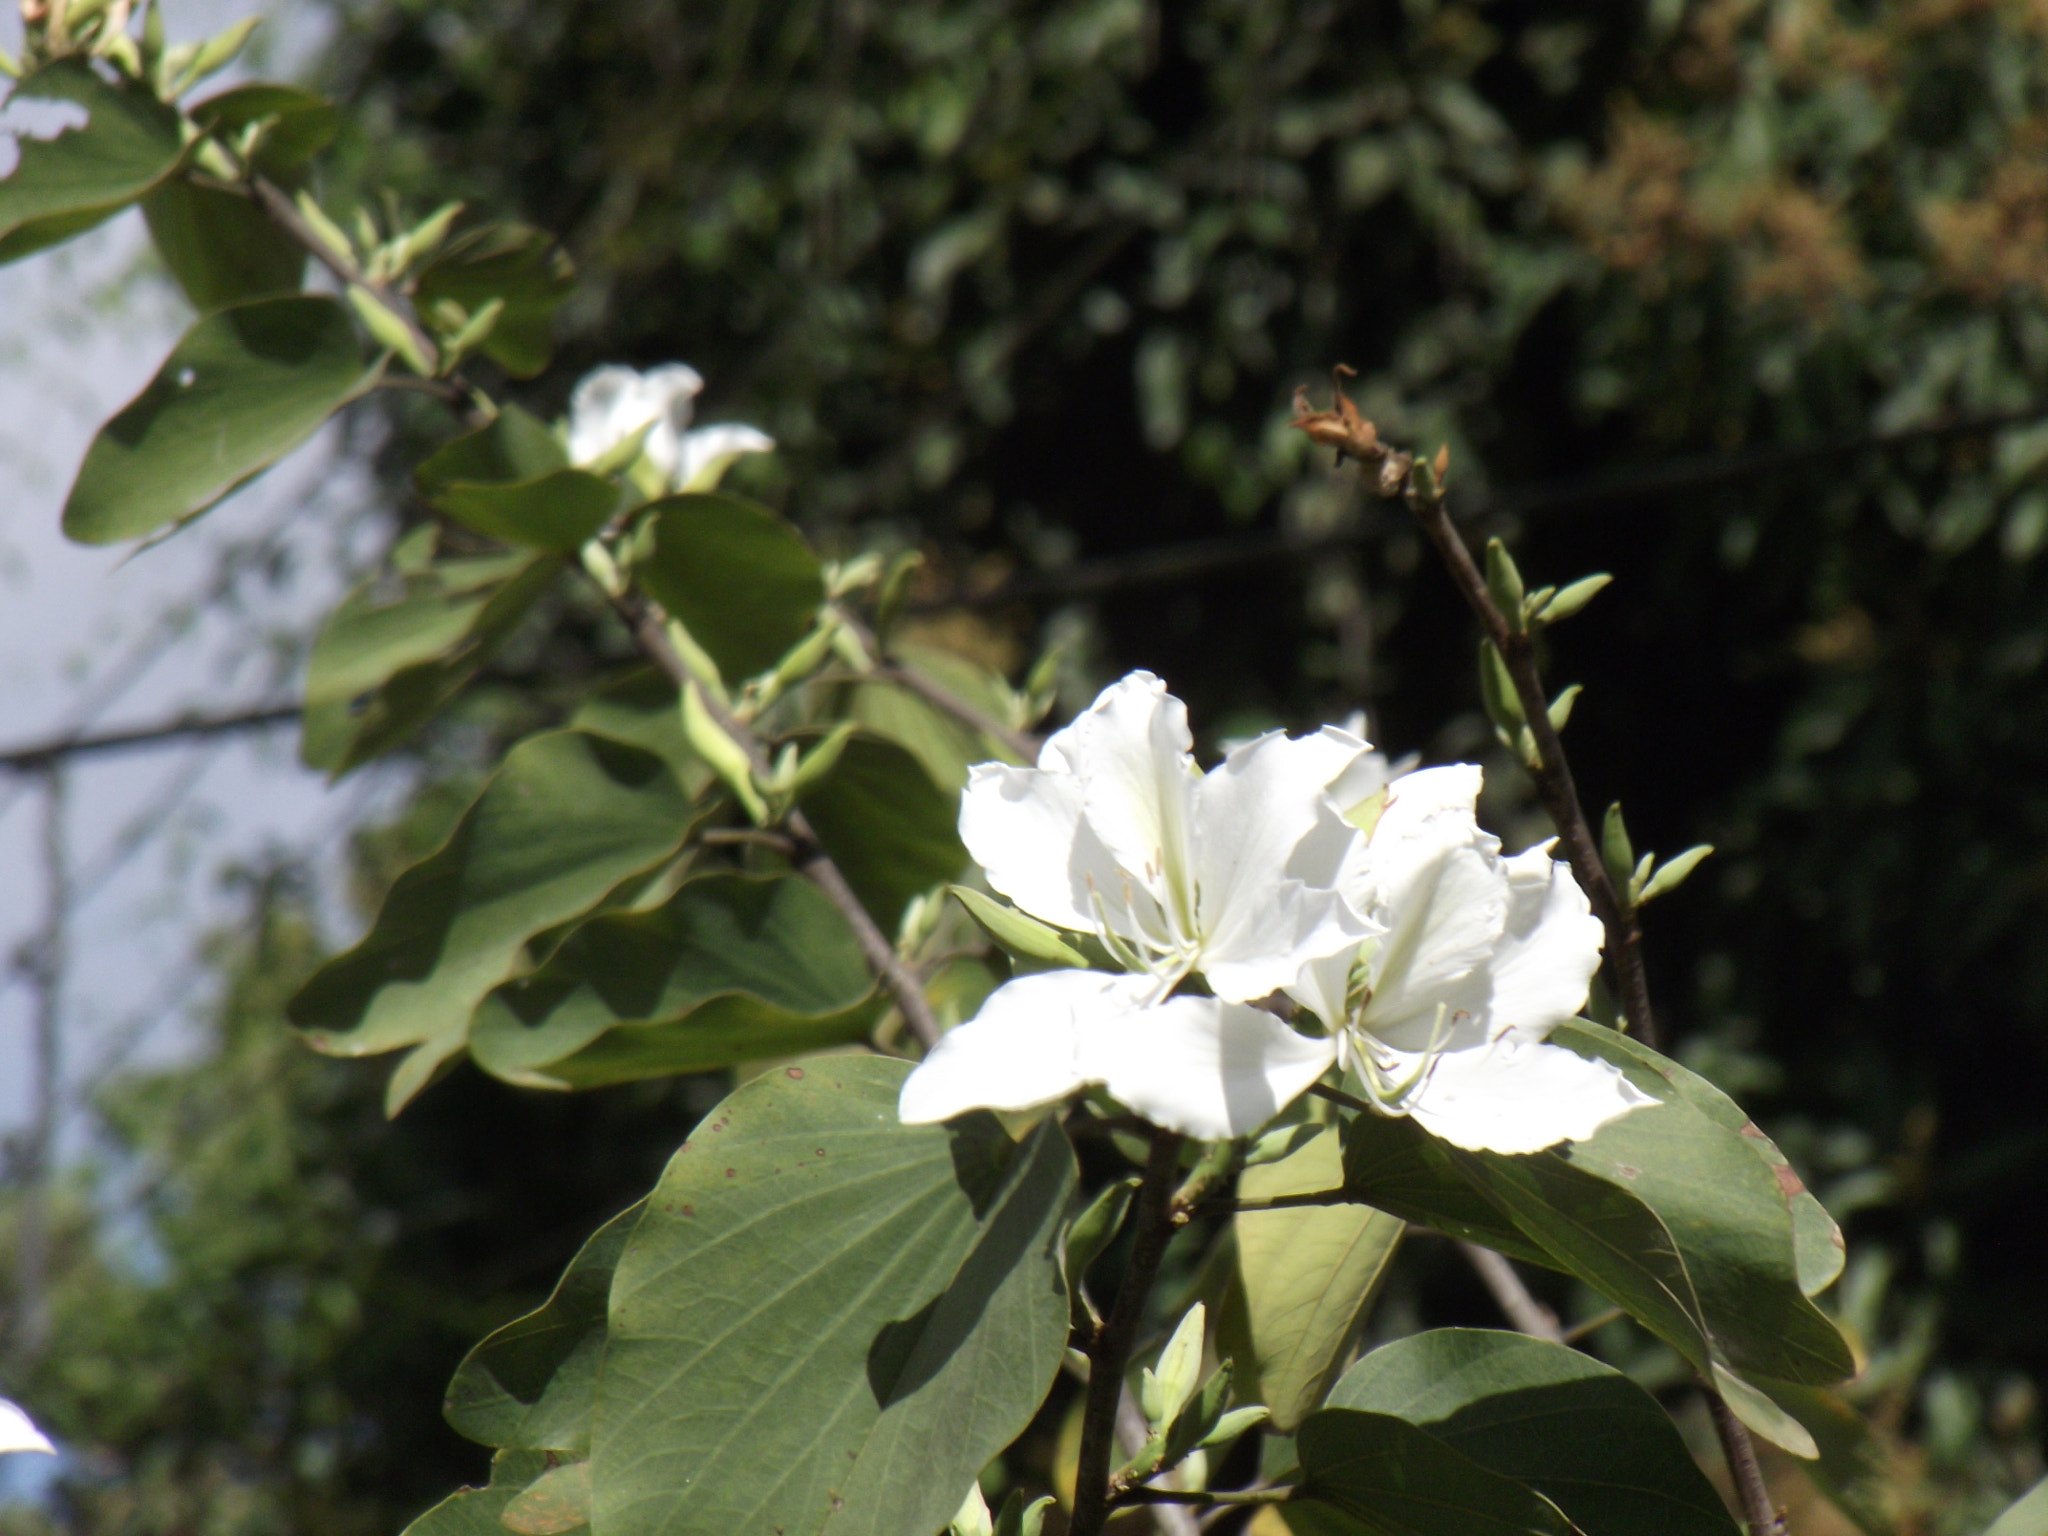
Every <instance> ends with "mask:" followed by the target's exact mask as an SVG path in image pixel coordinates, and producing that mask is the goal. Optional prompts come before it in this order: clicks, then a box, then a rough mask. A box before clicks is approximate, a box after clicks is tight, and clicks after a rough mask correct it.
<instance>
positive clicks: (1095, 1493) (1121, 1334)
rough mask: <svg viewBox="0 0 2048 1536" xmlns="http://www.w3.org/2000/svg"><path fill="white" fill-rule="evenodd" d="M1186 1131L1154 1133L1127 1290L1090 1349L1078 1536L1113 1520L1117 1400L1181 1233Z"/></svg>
mask: <svg viewBox="0 0 2048 1536" xmlns="http://www.w3.org/2000/svg"><path fill="white" fill-rule="evenodd" d="M1181 1141H1182V1138H1181V1136H1180V1135H1179V1134H1178V1133H1177V1132H1174V1131H1162V1130H1157V1129H1155V1130H1154V1131H1153V1132H1152V1155H1151V1156H1150V1157H1149V1158H1148V1159H1146V1162H1145V1177H1144V1181H1143V1182H1142V1183H1141V1184H1140V1185H1139V1186H1138V1198H1137V1202H1136V1209H1135V1210H1134V1211H1133V1212H1132V1215H1131V1220H1132V1223H1133V1235H1132V1239H1131V1261H1130V1265H1129V1267H1128V1268H1127V1269H1126V1270H1125V1272H1124V1283H1123V1287H1122V1289H1120V1290H1119V1291H1118V1292H1117V1293H1116V1305H1115V1306H1113V1307H1112V1308H1110V1312H1109V1319H1108V1321H1106V1322H1105V1323H1103V1325H1102V1328H1101V1331H1100V1332H1098V1333H1097V1334H1096V1336H1095V1338H1094V1339H1093V1340H1092V1341H1091V1342H1090V1345H1089V1348H1088V1351H1087V1353H1088V1397H1087V1402H1086V1406H1085V1407H1084V1408H1083V1410H1082V1415H1081V1458H1080V1465H1079V1467H1078V1468H1077V1469H1076V1471H1075V1475H1074V1515H1073V1519H1072V1520H1071V1521H1070V1522H1069V1523H1068V1526H1067V1529H1068V1531H1069V1532H1070V1533H1071V1536H1101V1533H1102V1527H1103V1525H1104V1523H1105V1522H1106V1521H1107V1520H1108V1519H1109V1511H1110V1494H1111V1491H1112V1490H1111V1488H1110V1485H1109V1473H1110V1458H1111V1455H1112V1454H1113V1452H1114V1451H1115V1448H1116V1408H1117V1399H1118V1397H1119V1396H1120V1395H1121V1393H1122V1391H1123V1385H1124V1371H1125V1368H1126V1367H1127V1366H1129V1364H1130V1360H1131V1346H1132V1345H1133V1343H1135V1342H1136V1340H1137V1336H1138V1325H1139V1323H1140V1322H1142V1321H1143V1320H1144V1316H1145V1302H1146V1299H1147V1298H1148V1297H1149V1296H1150V1295H1151V1294H1152V1281H1153V1279H1154V1278H1155V1277H1156V1276H1157V1275H1158V1273H1159V1261H1160V1259H1161V1258H1162V1257H1163V1256H1164V1255H1165V1253H1166V1245H1167V1242H1168V1241H1169V1240H1170V1239H1171V1238H1172V1236H1173V1233H1174V1225H1173V1181H1174V1175H1175V1174H1176V1173H1178V1172H1179V1171H1180V1148H1181Z"/></svg>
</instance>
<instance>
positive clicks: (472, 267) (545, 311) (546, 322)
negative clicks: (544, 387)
mask: <svg viewBox="0 0 2048 1536" xmlns="http://www.w3.org/2000/svg"><path fill="white" fill-rule="evenodd" d="M575 278H576V269H575V268H574V266H573V265H571V263H570V261H569V257H568V254H567V253H566V252H565V251H563V249H562V248H561V246H559V245H558V244H556V243H555V240H554V238H553V237H552V236H551V235H548V234H547V233H545V232H544V231H542V230H538V229H534V228H532V227H531V226H530V225H526V224H516V223H501V224H486V225H484V226H483V227H482V228H480V229H472V230H467V231H465V232H464V233H462V234H460V235H458V236H457V237H456V238H455V239H453V240H451V241H449V242H448V244H447V245H445V246H444V247H442V249H441V250H440V251H439V252H437V253H436V254H435V256H434V257H433V259H432V260H431V261H429V262H428V263H427V264H426V266H425V267H423V268H422V269H421V270H420V273H419V277H418V280H417V285H416V288H415V290H414V297H415V300H416V301H417V302H418V304H419V305H420V306H421V308H423V309H426V308H431V307H432V306H433V305H434V304H436V303H437V302H439V301H440V300H442V299H449V300H452V301H453V302H455V303H457V304H460V305H461V306H462V307H463V308H464V309H465V310H468V311H469V312H470V313H471V314H474V313H476V311H478V310H479V309H482V308H483V307H484V306H485V305H486V304H488V303H489V302H490V301H491V300H493V299H502V300H503V301H504V304H505V308H504V310H503V311H502V312H501V313H500V314H499V316H498V323H497V324H496V325H495V326H493V327H492V328H491V333H490V335H489V336H487V337H486V338H485V339H484V344H483V353H484V355H485V356H486V357H488V358H489V359H490V360H491V361H492V362H494V363H496V364H497V365H498V366H499V367H500V368H503V369H504V370H505V371H506V372H507V373H509V374H511V375H512V377H513V378H515V379H530V378H532V377H533V376H534V375H535V374H537V373H539V372H540V371H541V370H542V369H544V368H546V367H547V365H548V359H549V358H550V357H551V356H552V355H553V353H554V335H553V331H554V318H555V310H556V308H557V307H558V306H559V305H560V304H561V302H562V300H563V299H565V298H567V297H568V295H569V289H570V288H571V286H573V284H574V282H575Z"/></svg>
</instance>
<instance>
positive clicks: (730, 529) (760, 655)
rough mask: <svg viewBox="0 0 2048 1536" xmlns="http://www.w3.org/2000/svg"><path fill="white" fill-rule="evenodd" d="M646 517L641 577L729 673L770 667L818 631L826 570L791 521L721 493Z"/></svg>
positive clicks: (655, 506)
mask: <svg viewBox="0 0 2048 1536" xmlns="http://www.w3.org/2000/svg"><path fill="white" fill-rule="evenodd" d="M642 516H643V518H644V519H645V520H646V521H645V522H643V523H642V525H641V527H642V529H643V530H644V532H643V533H642V535H641V540H642V541H644V542H642V543H641V548H640V550H638V551H636V555H635V562H634V567H633V574H634V577H635V579H636V580H638V581H639V582H640V584H641V585H642V586H644V587H645V588H646V589H647V593H648V595H649V596H650V597H652V598H653V599H654V600H655V601H656V602H658V603H660V604H661V606H662V607H664V608H666V609H667V610H668V612H669V615H670V616H671V617H672V618H676V619H679V620H681V621H682V623H683V625H684V627H685V628H687V629H688V630H689V631H690V634H691V635H692V636H693V637H694V638H695V639H696V641H697V643H698V644H699V645H701V646H702V647H703V648H704V649H705V650H706V651H707V652H709V653H710V655H711V659H712V660H713V661H715V662H717V663H718V667H719V670H720V671H721V672H722V673H724V674H725V676H727V677H728V678H741V677H751V676H753V675H754V674H755V673H757V672H762V671H765V670H766V669H767V668H769V667H772V666H774V665H775V663H776V662H777V661H779V660H780V659H781V658H782V655H783V653H784V652H786V651H787V650H788V649H789V648H790V647H791V646H793V645H795V644H796V643H797V641H799V640H801V639H802V638H803V637H804V635H805V634H806V633H807V632H808V631H809V629H810V627H811V622H812V620H813V619H814V618H815V617H816V616H817V611H818V605H819V604H820V603H822V602H823V601H824V600H825V581H824V572H823V569H822V568H821V567H820V566H819V564H818V557H817V556H816V555H815V554H813V553H812V552H811V547H810V545H808V544H806V543H805V542H804V538H803V535H802V534H800V533H798V532H797V531H796V529H795V527H793V526H792V525H791V524H790V523H788V522H787V521H785V520H784V519H782V518H780V517H777V516H776V515H775V514H774V513H773V512H770V511H769V510H768V509H767V508H766V507H762V506H757V505H755V504H754V503H753V502H751V501H743V500H741V499H740V498H739V497H737V496H720V495H692V496H669V497H665V498H664V499H662V500H660V501H657V502H654V503H652V504H651V505H650V506H648V507H647V508H646V510H645V511H644V512H643V514H642ZM643 551H644V552H643Z"/></svg>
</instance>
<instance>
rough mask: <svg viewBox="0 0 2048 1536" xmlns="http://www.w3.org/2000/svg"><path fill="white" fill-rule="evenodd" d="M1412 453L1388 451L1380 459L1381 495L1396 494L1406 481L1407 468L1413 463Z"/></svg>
mask: <svg viewBox="0 0 2048 1536" xmlns="http://www.w3.org/2000/svg"><path fill="white" fill-rule="evenodd" d="M1414 462H1415V456H1414V455H1413V454H1412V453H1390V454H1388V455H1387V456H1386V457H1385V458H1384V459H1382V460H1381V461H1380V484H1379V492H1380V494H1381V495H1382V496H1398V495H1400V494H1401V488H1402V487H1403V486H1405V485H1406V484H1407V483H1408V469H1409V466H1411V465H1412V464H1414Z"/></svg>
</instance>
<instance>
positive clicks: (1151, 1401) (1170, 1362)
mask: <svg viewBox="0 0 2048 1536" xmlns="http://www.w3.org/2000/svg"><path fill="white" fill-rule="evenodd" d="M1207 1324H1208V1309H1207V1308H1205V1307H1204V1306H1203V1305H1202V1303H1200V1302H1199V1301H1198V1302H1196V1303H1195V1304H1194V1306H1192V1307H1190V1308H1189V1309H1188V1315H1187V1316H1186V1317H1184V1318H1182V1319H1181V1320H1180V1326H1179V1327H1177V1328H1175V1329H1174V1330H1173V1337H1172V1338H1170V1339H1168V1340H1167V1341H1166V1348H1164V1349H1163V1350H1161V1351H1160V1352H1159V1364H1158V1366H1157V1367H1156V1368H1155V1369H1148V1370H1146V1371H1145V1373H1144V1374H1143V1376H1142V1377H1141V1378H1140V1382H1141V1387H1140V1390H1139V1399H1140V1405H1141V1406H1142V1407H1143V1408H1144V1410H1145V1417H1146V1419H1147V1420H1149V1421H1150V1423H1151V1425H1152V1428H1153V1430H1154V1431H1155V1432H1156V1431H1160V1430H1164V1429H1165V1428H1166V1427H1167V1426H1168V1425H1170V1424H1171V1423H1172V1422H1173V1421H1174V1420H1175V1419H1177V1418H1179V1417H1180V1411H1181V1409H1183V1408H1185V1407H1187V1405H1188V1400H1189V1399H1190V1398H1192V1397H1193V1396H1194V1395H1195V1388H1196V1387H1197V1386H1199V1385H1200V1384H1201V1372H1202V1338H1203V1333H1204V1330H1205V1329H1206V1327H1207Z"/></svg>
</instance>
